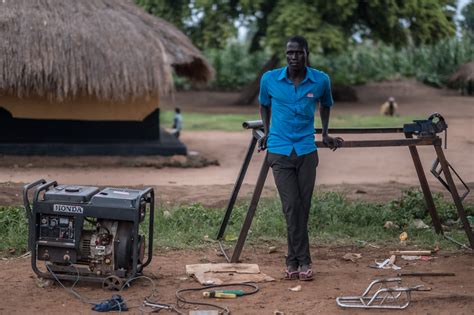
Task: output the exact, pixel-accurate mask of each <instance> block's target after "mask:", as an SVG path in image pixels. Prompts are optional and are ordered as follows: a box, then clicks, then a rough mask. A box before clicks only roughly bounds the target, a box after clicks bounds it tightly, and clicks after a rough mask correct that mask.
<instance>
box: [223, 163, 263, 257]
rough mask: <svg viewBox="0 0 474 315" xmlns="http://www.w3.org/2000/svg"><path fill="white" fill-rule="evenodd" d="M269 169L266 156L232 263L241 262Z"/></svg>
mask: <svg viewBox="0 0 474 315" xmlns="http://www.w3.org/2000/svg"><path fill="white" fill-rule="evenodd" d="M269 168H270V166H269V165H268V163H267V158H266V156H265V158H264V160H263V163H262V168H261V169H260V174H259V175H258V179H257V184H256V185H255V190H254V191H253V195H252V200H251V201H250V205H249V209H248V211H247V216H246V217H245V221H244V224H243V225H242V229H241V230H240V235H239V239H238V240H237V244H235V249H234V252H233V253H232V258H231V260H230V262H232V263H237V262H239V258H240V254H241V252H242V248H243V247H244V243H245V240H246V239H247V234H248V232H249V229H250V225H251V224H252V220H253V217H254V215H255V211H256V210H257V205H258V201H259V200H260V195H261V194H262V190H263V186H264V185H265V180H266V179H267V175H268V170H269Z"/></svg>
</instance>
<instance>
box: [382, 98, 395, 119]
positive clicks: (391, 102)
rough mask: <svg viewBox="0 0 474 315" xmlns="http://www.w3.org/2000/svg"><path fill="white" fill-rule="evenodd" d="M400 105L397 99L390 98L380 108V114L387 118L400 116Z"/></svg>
mask: <svg viewBox="0 0 474 315" xmlns="http://www.w3.org/2000/svg"><path fill="white" fill-rule="evenodd" d="M397 111H398V104H397V102H395V97H393V96H390V97H389V98H388V100H387V101H386V102H385V103H383V104H382V106H380V114H382V115H385V116H398V113H397Z"/></svg>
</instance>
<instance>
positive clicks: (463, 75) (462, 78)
mask: <svg viewBox="0 0 474 315" xmlns="http://www.w3.org/2000/svg"><path fill="white" fill-rule="evenodd" d="M449 81H450V82H468V81H474V60H472V61H471V62H468V63H465V64H463V65H461V66H459V68H458V69H457V70H456V71H455V72H454V73H453V74H452V75H451V76H450V77H449Z"/></svg>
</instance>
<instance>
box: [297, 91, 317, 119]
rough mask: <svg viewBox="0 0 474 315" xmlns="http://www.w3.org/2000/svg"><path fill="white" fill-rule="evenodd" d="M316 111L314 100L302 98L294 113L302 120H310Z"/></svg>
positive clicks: (312, 98)
mask: <svg viewBox="0 0 474 315" xmlns="http://www.w3.org/2000/svg"><path fill="white" fill-rule="evenodd" d="M315 110H316V98H314V97H308V96H306V97H304V98H303V99H302V100H301V102H300V103H299V104H298V106H297V107H296V112H297V114H298V115H299V116H301V118H302V119H304V120H312V119H313V118H314V112H315Z"/></svg>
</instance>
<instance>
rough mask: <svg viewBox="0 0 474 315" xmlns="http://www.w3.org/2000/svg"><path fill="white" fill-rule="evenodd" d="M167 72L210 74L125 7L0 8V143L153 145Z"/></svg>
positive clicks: (180, 44) (42, 4)
mask: <svg viewBox="0 0 474 315" xmlns="http://www.w3.org/2000/svg"><path fill="white" fill-rule="evenodd" d="M173 69H174V71H175V72H176V73H177V74H178V75H182V76H186V77H188V78H190V79H191V80H194V81H207V80H209V79H210V78H211V77H212V74H213V70H212V68H211V67H210V65H209V64H208V62H207V61H206V60H205V58H204V57H203V55H202V54H201V53H200V51H199V50H198V49H197V48H196V47H194V46H193V44H192V43H191V41H190V40H189V39H188V38H187V37H186V36H185V35H184V34H183V33H182V32H181V31H180V30H178V29H177V28H176V27H175V26H173V25H172V24H170V23H168V22H166V21H164V20H162V19H160V18H157V17H155V16H152V15H150V14H148V13H146V12H145V11H144V10H142V9H141V8H139V7H138V6H136V5H135V4H134V3H133V2H132V1H130V0H0V142H1V141H11V139H19V140H18V141H20V140H21V141H43V140H44V139H46V140H47V139H52V138H54V139H56V138H55V137H56V134H58V133H59V134H61V135H62V138H61V139H64V141H67V139H72V138H68V137H73V138H74V139H75V140H77V139H90V138H91V137H98V138H99V137H101V139H104V138H106V139H109V138H110V137H116V138H117V139H124V138H127V137H129V138H134V139H145V138H146V139H159V133H160V131H159V122H158V121H159V107H158V103H159V96H160V95H164V94H167V93H169V92H170V91H172V88H173V80H172V72H173ZM38 120H42V122H38ZM124 121H125V123H124V124H122V125H120V124H117V123H118V122H124ZM84 122H87V124H85V123H84ZM2 126H3V127H2ZM5 126H8V128H9V129H8V130H6V129H5V131H6V132H2V130H3V128H6V127H5ZM20 126H21V127H20ZM41 126H47V128H41ZM65 126H67V127H66V128H64V127H65ZM75 129H77V130H75ZM124 130H127V131H124ZM40 131H41V133H40ZM84 131H87V132H88V133H87V135H84ZM44 132H49V136H48V135H45V134H44ZM2 134H3V135H4V136H2ZM5 134H6V135H5ZM18 134H22V135H21V136H18ZM104 135H107V136H104ZM2 139H3V140H2ZM32 139H34V140H32ZM46 140H44V141H46ZM15 141H16V140H15Z"/></svg>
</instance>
